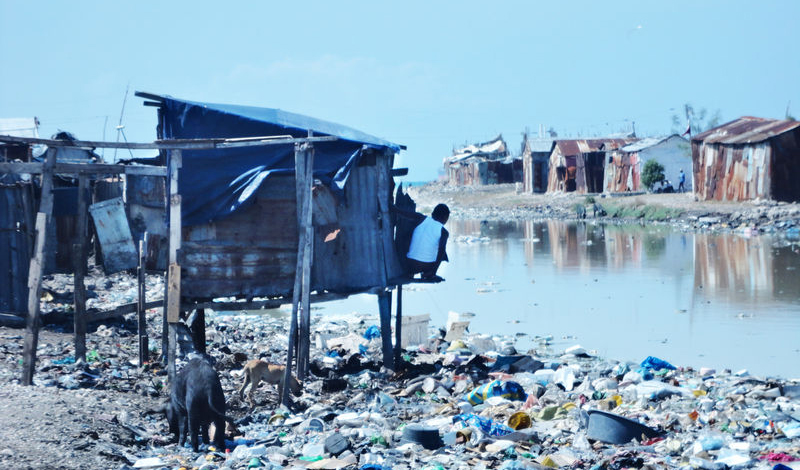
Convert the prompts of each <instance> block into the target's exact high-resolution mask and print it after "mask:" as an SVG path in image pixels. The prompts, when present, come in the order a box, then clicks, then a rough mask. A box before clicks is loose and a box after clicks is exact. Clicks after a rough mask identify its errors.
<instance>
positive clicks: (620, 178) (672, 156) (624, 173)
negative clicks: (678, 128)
mask: <svg viewBox="0 0 800 470" xmlns="http://www.w3.org/2000/svg"><path fill="white" fill-rule="evenodd" d="M649 160H655V161H657V162H658V163H660V164H661V165H662V166H663V167H664V177H665V178H666V179H667V180H669V181H671V182H672V186H673V187H674V188H675V189H677V188H678V181H677V179H678V174H679V173H680V171H681V170H683V171H684V172H685V173H686V174H687V176H688V172H689V168H691V165H692V152H691V147H690V145H689V141H688V140H686V139H685V138H683V137H681V136H679V135H678V134H672V135H669V136H664V137H646V138H644V139H641V140H639V141H636V142H633V143H630V144H628V145H625V146H624V147H620V148H619V149H618V150H614V151H612V152H610V153H609V156H608V162H607V163H606V169H605V182H604V184H603V187H604V189H605V192H609V193H623V192H636V191H645V190H648V189H650V188H645V187H643V185H642V183H641V176H642V169H643V168H644V165H645V163H647V162H648V161H649ZM684 187H685V189H686V191H691V189H692V181H691V178H687V179H686V183H685V184H684Z"/></svg>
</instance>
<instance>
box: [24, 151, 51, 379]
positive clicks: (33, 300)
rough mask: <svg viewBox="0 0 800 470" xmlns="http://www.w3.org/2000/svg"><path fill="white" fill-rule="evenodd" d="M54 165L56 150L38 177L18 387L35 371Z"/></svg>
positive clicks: (48, 152)
mask: <svg viewBox="0 0 800 470" xmlns="http://www.w3.org/2000/svg"><path fill="white" fill-rule="evenodd" d="M55 163H56V150H55V149H50V150H48V151H47V157H46V158H45V168H44V172H43V173H42V196H41V202H40V203H39V212H38V214H37V215H36V245H35V246H36V248H35V249H34V254H33V257H32V258H31V264H30V268H29V270H28V321H27V325H26V329H25V343H24V346H23V357H22V385H31V384H33V373H34V371H35V370H36V348H37V347H38V345H39V297H40V295H41V288H42V268H43V266H44V263H43V261H44V252H45V246H44V245H45V240H46V237H45V229H46V227H47V222H48V219H50V218H51V217H52V213H53V167H54V166H55Z"/></svg>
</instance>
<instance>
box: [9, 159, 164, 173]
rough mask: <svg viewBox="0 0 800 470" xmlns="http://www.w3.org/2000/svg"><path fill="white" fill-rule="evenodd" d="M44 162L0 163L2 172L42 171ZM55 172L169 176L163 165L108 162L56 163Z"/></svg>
mask: <svg viewBox="0 0 800 470" xmlns="http://www.w3.org/2000/svg"><path fill="white" fill-rule="evenodd" d="M42 166H43V164H42V163H23V162H6V163H0V173H30V174H33V175H38V174H41V173H42ZM54 173H56V174H59V175H65V174H71V175H122V174H125V175H141V176H167V169H166V167H163V166H147V165H114V164H106V163H56V166H55V170H54Z"/></svg>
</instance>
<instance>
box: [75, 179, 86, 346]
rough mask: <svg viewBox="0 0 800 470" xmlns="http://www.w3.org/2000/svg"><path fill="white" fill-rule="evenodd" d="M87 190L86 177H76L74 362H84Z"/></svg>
mask: <svg viewBox="0 0 800 470" xmlns="http://www.w3.org/2000/svg"><path fill="white" fill-rule="evenodd" d="M88 189H89V179H88V178H87V177H86V175H80V176H79V177H78V221H77V225H78V226H77V230H76V241H77V243H75V244H74V245H73V260H74V263H75V267H74V268H73V271H74V275H73V280H74V284H75V286H74V288H73V295H74V297H75V308H74V312H75V313H74V317H73V323H74V326H73V329H74V332H75V361H76V362H77V361H80V360H82V361H84V362H85V361H86V285H85V284H84V282H83V281H84V277H85V276H86V263H87V250H86V238H87V225H88V219H89V210H88V203H87V201H86V192H87V191H88Z"/></svg>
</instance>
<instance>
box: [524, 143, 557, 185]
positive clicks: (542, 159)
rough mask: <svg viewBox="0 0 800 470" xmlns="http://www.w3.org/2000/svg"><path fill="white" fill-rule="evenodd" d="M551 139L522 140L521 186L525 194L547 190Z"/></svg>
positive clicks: (551, 147)
mask: <svg viewBox="0 0 800 470" xmlns="http://www.w3.org/2000/svg"><path fill="white" fill-rule="evenodd" d="M554 142H555V141H554V140H553V139H530V138H528V135H527V134H526V135H525V136H524V137H523V140H522V151H521V152H520V154H521V157H522V175H523V176H522V184H523V190H524V191H525V192H526V193H543V192H545V190H547V175H548V167H549V165H548V162H549V159H550V153H551V152H552V151H553V143H554Z"/></svg>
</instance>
